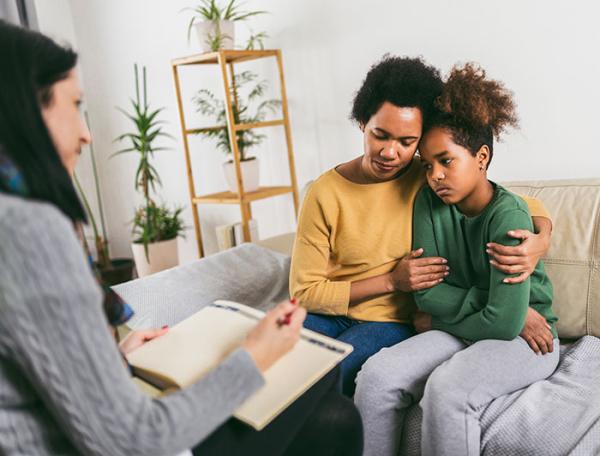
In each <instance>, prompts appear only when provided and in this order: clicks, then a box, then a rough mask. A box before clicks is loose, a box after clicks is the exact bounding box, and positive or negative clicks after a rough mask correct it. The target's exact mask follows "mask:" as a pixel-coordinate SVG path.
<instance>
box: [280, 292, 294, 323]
mask: <svg viewBox="0 0 600 456" xmlns="http://www.w3.org/2000/svg"><path fill="white" fill-rule="evenodd" d="M290 304H293V305H294V306H297V305H298V301H296V298H292V299H290ZM295 310H296V309H293V310H292V311H290V312H288V313H286V314H285V315H284V316H282V317H279V318H278V319H277V325H278V326H280V327H281V326H284V325H289V324H290V322H291V321H292V314H293V313H294V311H295Z"/></svg>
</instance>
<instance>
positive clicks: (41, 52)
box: [0, 20, 86, 222]
mask: <svg viewBox="0 0 600 456" xmlns="http://www.w3.org/2000/svg"><path fill="white" fill-rule="evenodd" d="M0 62H2V70H0V153H3V154H5V155H7V156H8V159H10V160H11V161H12V162H13V164H14V165H15V166H16V167H17V169H18V171H20V173H21V174H22V176H23V179H24V181H25V185H26V187H27V196H28V197H30V198H33V199H36V200H40V201H45V202H48V203H51V204H54V205H55V206H56V207H58V208H59V209H60V210H61V211H62V212H63V213H64V214H65V215H66V216H67V217H69V218H70V219H71V220H72V221H73V222H75V221H85V220H86V216H85V212H84V210H83V207H82V205H81V202H80V201H79V198H78V197H77V193H76V192H75V188H74V187H73V182H72V180H71V178H70V176H69V174H68V172H67V170H66V168H65V167H64V165H63V164H62V162H61V159H60V157H59V155H58V152H57V150H56V148H55V147H54V144H53V142H52V139H51V137H50V133H49V132H48V129H47V128H46V125H45V123H44V120H43V118H42V111H41V109H42V107H43V106H47V105H48V103H51V102H52V85H53V84H54V83H56V82H58V81H60V80H62V79H65V78H66V77H67V75H68V73H69V71H70V70H72V69H73V68H74V67H75V64H76V63H77V54H76V53H75V52H74V51H72V50H71V49H68V48H64V47H61V46H59V45H58V44H56V43H55V42H54V41H52V40H51V39H50V38H48V37H46V36H44V35H42V34H40V33H37V32H32V31H28V30H25V29H22V28H20V27H17V26H14V25H10V24H8V23H7V22H5V21H1V20H0ZM1 185H2V184H1V182H0V191H5V192H6V191H8V189H7V188H2V187H1Z"/></svg>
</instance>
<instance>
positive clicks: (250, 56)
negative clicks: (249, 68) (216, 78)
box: [171, 49, 277, 66]
mask: <svg viewBox="0 0 600 456" xmlns="http://www.w3.org/2000/svg"><path fill="white" fill-rule="evenodd" d="M219 54H221V55H223V58H224V59H225V62H226V63H237V62H245V61H248V60H255V59H261V58H263V57H271V56H276V55H277V50H262V51H245V50H237V49H224V50H221V51H218V52H207V53H205V54H194V55H190V56H187V57H180V58H177V59H173V60H171V65H172V66H181V65H216V64H217V63H218V60H219Z"/></svg>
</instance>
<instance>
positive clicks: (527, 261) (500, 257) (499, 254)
mask: <svg viewBox="0 0 600 456" xmlns="http://www.w3.org/2000/svg"><path fill="white" fill-rule="evenodd" d="M533 224H534V226H535V229H536V231H537V233H538V234H534V233H532V232H531V231H528V230H512V231H509V232H508V233H507V234H508V235H509V236H510V237H513V238H515V239H521V244H519V245H517V246H513V247H509V246H505V245H502V244H497V243H494V242H490V243H488V244H487V250H486V251H487V253H488V254H489V256H490V263H491V264H492V266H494V267H495V268H496V269H498V270H499V271H502V272H504V273H505V274H519V275H518V276H516V277H507V278H506V279H504V282H505V283H521V282H523V281H525V280H526V279H527V277H529V276H530V275H531V274H532V273H533V271H534V269H535V267H536V266H537V264H538V262H539V261H540V259H541V258H542V257H543V256H544V255H545V254H546V253H547V252H548V248H549V247H550V236H551V233H552V222H551V221H550V220H549V219H547V218H545V217H533Z"/></svg>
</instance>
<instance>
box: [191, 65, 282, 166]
mask: <svg viewBox="0 0 600 456" xmlns="http://www.w3.org/2000/svg"><path fill="white" fill-rule="evenodd" d="M257 79H258V75H257V74H256V73H253V72H251V71H243V72H241V73H239V74H237V75H236V74H234V75H233V84H232V85H231V87H230V92H231V93H230V95H231V97H232V99H234V100H236V99H237V103H233V105H232V110H233V120H234V122H235V123H236V124H253V123H257V122H263V121H264V120H265V119H266V118H267V116H268V115H269V114H276V113H277V112H279V108H280V107H281V100H276V99H268V100H262V101H260V100H261V99H262V98H263V97H264V95H265V92H266V90H267V89H268V83H267V81H266V80H260V81H257ZM244 92H247V95H246V96H245V97H243V96H241V95H242V94H243V93H244ZM193 101H194V104H195V105H196V111H197V112H199V113H201V114H203V115H205V116H209V117H212V118H214V119H215V121H216V122H217V125H223V127H222V128H218V129H214V130H208V131H203V132H200V133H199V134H201V135H203V136H205V137H208V138H212V139H214V140H216V142H217V143H216V145H217V149H219V150H221V151H222V152H224V153H225V154H226V155H231V152H232V150H231V142H230V140H229V132H228V130H227V127H225V126H224V125H226V124H227V111H226V109H225V103H224V102H223V100H220V99H218V98H216V97H215V95H214V94H213V93H212V92H211V91H210V90H208V89H201V90H199V91H198V93H197V94H196V95H195V96H194V98H193ZM253 107H254V109H253ZM236 137H237V146H238V150H239V153H240V160H242V161H246V160H252V158H253V157H250V156H249V155H248V150H249V149H251V148H252V147H255V146H258V145H259V144H261V143H262V142H263V141H264V139H265V138H266V136H265V135H263V134H259V133H256V132H255V131H254V130H253V129H248V130H241V131H237V132H236Z"/></svg>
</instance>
